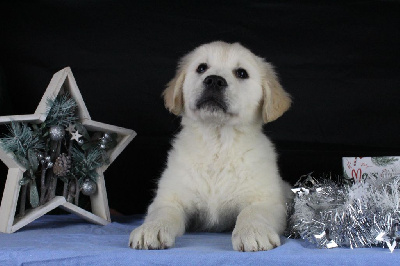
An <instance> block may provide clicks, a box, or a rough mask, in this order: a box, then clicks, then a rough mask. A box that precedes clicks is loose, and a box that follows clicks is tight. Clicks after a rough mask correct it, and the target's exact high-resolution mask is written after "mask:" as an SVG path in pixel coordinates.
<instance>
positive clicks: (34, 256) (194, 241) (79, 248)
mask: <svg viewBox="0 0 400 266" xmlns="http://www.w3.org/2000/svg"><path fill="white" fill-rule="evenodd" d="M142 221H143V220H142V219H141V218H140V217H138V216H128V217H113V222H112V223H111V224H109V225H107V226H99V225H93V224H90V223H87V222H85V221H84V220H82V219H81V218H79V217H77V216H75V215H72V214H71V215H45V216H43V217H41V218H39V219H38V220H36V221H34V222H33V223H31V224H29V225H27V226H26V227H24V228H22V229H20V230H19V231H17V232H15V233H13V234H3V233H0V265H1V266H6V265H57V266H58V265H154V264H157V265H202V266H204V265H307V266H308V265H352V266H354V265H398V263H399V261H400V250H399V249H395V250H394V252H393V253H390V251H389V250H388V249H387V248H385V249H383V248H379V247H374V248H361V249H349V248H335V249H317V248H315V247H314V246H313V245H310V244H307V242H305V241H303V240H294V239H284V238H282V245H281V246H280V247H278V248H275V249H274V250H271V251H263V252H253V253H252V252H248V253H243V252H237V251H233V250H232V244H231V235H230V234H229V233H187V234H185V235H184V236H182V237H179V238H177V240H176V243H175V247H174V248H171V249H168V250H132V249H130V248H128V239H129V234H130V232H131V230H132V229H133V228H134V227H137V226H139V225H140V224H141V223H142Z"/></svg>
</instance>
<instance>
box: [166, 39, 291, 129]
mask: <svg viewBox="0 0 400 266" xmlns="http://www.w3.org/2000/svg"><path fill="white" fill-rule="evenodd" d="M163 96H164V101H165V106H166V108H167V109H168V110H169V111H170V112H172V113H174V114H175V115H184V116H187V117H189V118H191V119H194V120H201V121H204V122H210V123H218V124H230V125H236V124H245V123H255V122H258V121H263V122H264V123H267V122H271V121H273V120H275V119H277V118H278V117H280V116H281V115H282V114H283V113H284V112H285V111H286V110H287V109H288V108H289V107H290V104H291V99H290V96H289V94H287V93H286V92H285V91H284V90H283V88H282V86H281V85H280V83H279V81H278V78H277V76H276V74H275V72H274V70H273V68H272V66H271V65H270V64H269V63H267V62H266V61H264V60H263V59H262V58H260V57H258V56H256V55H254V54H253V53H251V52H250V51H249V50H248V49H246V48H244V47H243V46H242V45H240V44H238V43H234V44H229V43H225V42H212V43H209V44H205V45H202V46H200V47H198V48H196V49H195V50H193V51H192V52H190V53H189V54H187V55H186V56H184V57H183V58H182V59H181V61H180V63H179V66H178V70H177V73H176V76H175V77H174V78H173V79H172V80H171V81H170V82H169V83H168V85H167V88H166V89H165V91H164V93H163Z"/></svg>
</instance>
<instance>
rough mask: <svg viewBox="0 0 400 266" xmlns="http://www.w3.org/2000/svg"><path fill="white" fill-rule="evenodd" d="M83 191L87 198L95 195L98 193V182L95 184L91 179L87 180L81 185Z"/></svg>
mask: <svg viewBox="0 0 400 266" xmlns="http://www.w3.org/2000/svg"><path fill="white" fill-rule="evenodd" d="M81 190H82V194H83V195H86V196H90V195H93V194H94V193H96V190H97V185H96V182H94V181H93V180H91V179H86V180H85V181H83V183H82V185H81Z"/></svg>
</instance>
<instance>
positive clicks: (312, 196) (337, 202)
mask: <svg viewBox="0 0 400 266" xmlns="http://www.w3.org/2000/svg"><path fill="white" fill-rule="evenodd" d="M352 181H354V180H349V179H346V178H337V179H336V180H333V179H332V178H318V179H317V178H314V177H312V176H311V174H309V175H307V176H303V177H301V178H300V180H299V181H298V182H297V183H296V184H295V188H294V189H292V191H293V192H294V193H295V194H296V196H295V198H294V202H293V204H292V205H291V206H289V213H290V219H289V229H288V233H289V235H290V236H291V237H301V238H303V239H306V240H308V241H310V242H312V243H315V244H316V245H317V247H320V248H333V247H337V246H339V247H351V248H360V247H371V246H373V245H383V246H386V247H388V248H389V249H390V251H391V252H392V251H393V250H394V248H395V247H398V244H399V242H400V234H399V233H400V232H399V229H400V228H399V221H400V208H399V203H400V176H394V177H377V176H375V175H369V176H368V178H365V179H364V180H362V181H357V182H352Z"/></svg>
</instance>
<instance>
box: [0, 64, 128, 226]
mask: <svg viewBox="0 0 400 266" xmlns="http://www.w3.org/2000/svg"><path fill="white" fill-rule="evenodd" d="M0 123H7V125H6V127H7V130H8V132H7V133H6V134H5V135H4V136H0V159H1V160H2V161H3V162H4V163H5V165H6V166H7V167H8V168H9V171H8V176H7V180H6V184H5V189H4V193H3V198H2V201H1V207H0V231H1V232H6V233H12V232H15V231H16V230H18V229H19V228H21V227H23V226H24V225H26V224H28V223H29V222H31V221H33V220H34V219H37V218H38V217H40V216H42V215H43V214H45V213H47V212H49V211H50V210H52V209H54V208H56V207H61V208H63V209H65V210H67V211H70V212H72V213H75V214H78V215H80V216H81V217H83V218H84V219H86V220H88V221H91V222H94V223H97V224H107V223H108V222H109V221H110V214H109V209H108V203H107V194H106V190H105V184H104V175H103V173H104V171H105V170H106V169H107V167H108V166H109V165H110V164H111V163H112V161H113V160H115V158H116V157H117V156H118V155H119V153H121V152H122V150H123V149H124V148H125V147H126V146H127V145H128V143H129V142H130V141H131V140H132V139H133V138H134V136H135V134H136V133H135V132H134V131H132V130H128V129H124V128H120V127H115V126H111V125H107V124H103V123H99V122H95V121H93V120H91V118H90V116H89V113H88V111H87V109H86V106H85V104H84V102H83V100H82V96H81V95H80V92H79V90H78V87H77V85H76V83H75V79H74V77H73V75H72V72H71V70H70V69H69V68H65V69H63V70H61V71H59V72H57V73H56V74H55V75H54V76H53V78H52V80H51V81H50V84H49V86H48V88H47V90H46V92H45V94H44V96H43V98H42V100H41V102H40V103H39V106H38V108H37V109H36V111H35V113H34V114H32V115H18V116H6V117H0ZM106 135H107V137H105V136H106ZM98 136H100V137H98ZM103 138H104V140H103ZM38 184H39V185H38ZM58 184H59V185H58ZM84 184H86V185H87V186H83V185H84ZM89 185H91V187H90V186H89ZM58 188H59V189H58ZM82 188H84V191H81V190H82ZM59 190H60V191H62V195H59V194H57V193H58V192H57V191H59ZM81 192H82V194H84V195H90V201H91V205H92V206H91V212H89V211H86V210H83V209H82V208H80V207H79V195H80V194H81ZM18 199H19V211H18V212H17V211H16V207H17V201H18Z"/></svg>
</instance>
